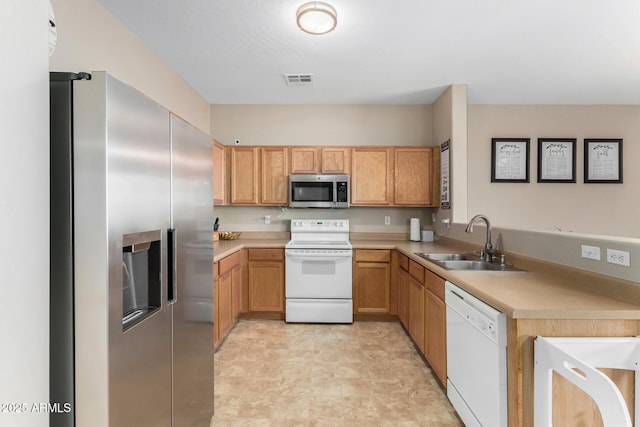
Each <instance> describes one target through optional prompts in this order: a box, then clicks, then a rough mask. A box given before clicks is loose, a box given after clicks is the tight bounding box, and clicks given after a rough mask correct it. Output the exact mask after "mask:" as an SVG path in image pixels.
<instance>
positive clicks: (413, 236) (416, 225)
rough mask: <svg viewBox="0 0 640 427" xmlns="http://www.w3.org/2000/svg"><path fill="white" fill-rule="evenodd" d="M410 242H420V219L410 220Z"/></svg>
mask: <svg viewBox="0 0 640 427" xmlns="http://www.w3.org/2000/svg"><path fill="white" fill-rule="evenodd" d="M409 240H413V241H414V242H419V241H420V218H411V219H409Z"/></svg>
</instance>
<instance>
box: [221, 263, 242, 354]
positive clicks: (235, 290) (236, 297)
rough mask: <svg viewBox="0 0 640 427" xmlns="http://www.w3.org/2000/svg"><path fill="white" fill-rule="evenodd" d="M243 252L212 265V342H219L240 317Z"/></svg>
mask: <svg viewBox="0 0 640 427" xmlns="http://www.w3.org/2000/svg"><path fill="white" fill-rule="evenodd" d="M243 262H244V256H243V251H239V252H236V253H234V254H232V255H229V256H228V257H225V258H223V259H222V260H220V261H219V262H217V263H215V264H214V322H215V325H214V342H215V343H218V342H220V341H221V340H222V339H223V338H224V337H225V336H226V335H227V333H229V331H230V330H231V328H232V327H233V325H235V323H236V322H237V321H238V318H239V317H240V308H241V305H242V267H243Z"/></svg>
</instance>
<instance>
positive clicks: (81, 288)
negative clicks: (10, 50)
mask: <svg viewBox="0 0 640 427" xmlns="http://www.w3.org/2000/svg"><path fill="white" fill-rule="evenodd" d="M212 177H213V174H212V156H211V140H210V138H209V137H208V136H207V135H205V134H204V133H202V132H200V131H199V130H197V129H195V128H193V127H192V126H190V125H189V124H187V123H186V122H184V121H183V120H181V119H180V118H178V117H176V116H174V115H173V114H171V113H170V112H169V111H168V110H166V109H165V108H163V107H162V106H160V105H158V104H157V103H155V102H154V101H152V100H150V99H149V98H147V97H145V96H144V95H142V94H141V93H140V92H138V91H136V90H135V89H133V88H131V87H129V86H127V85H126V84H124V83H122V82H120V81H118V80H117V79H115V78H114V77H112V76H110V75H108V74H107V73H104V72H94V73H92V74H91V75H88V74H70V73H51V334H50V338H51V357H50V362H51V367H50V371H51V381H50V384H51V386H50V396H51V397H50V400H51V402H52V403H60V404H64V403H71V405H70V406H63V407H65V408H66V407H70V408H71V410H70V411H68V412H67V411H58V412H56V413H52V414H51V425H52V426H56V427H57V426H78V427H84V426H91V427H101V426H112V427H115V426H118V427H121V426H122V427H127V426H132V427H133V426H135V427H144V426H154V427H157V426H167V427H168V426H180V427H182V426H201V425H202V426H208V423H209V419H210V418H211V415H212V413H213V242H212V232H213V221H212V217H213V205H212V200H213V198H212Z"/></svg>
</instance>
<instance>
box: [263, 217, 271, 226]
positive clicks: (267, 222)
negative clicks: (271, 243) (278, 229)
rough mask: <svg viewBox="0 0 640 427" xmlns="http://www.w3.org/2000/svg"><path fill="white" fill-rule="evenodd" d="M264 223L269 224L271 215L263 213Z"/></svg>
mask: <svg viewBox="0 0 640 427" xmlns="http://www.w3.org/2000/svg"><path fill="white" fill-rule="evenodd" d="M264 223H265V224H271V215H265V216H264Z"/></svg>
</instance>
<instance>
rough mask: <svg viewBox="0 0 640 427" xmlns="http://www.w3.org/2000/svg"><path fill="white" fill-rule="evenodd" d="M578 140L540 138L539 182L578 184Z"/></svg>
mask: <svg viewBox="0 0 640 427" xmlns="http://www.w3.org/2000/svg"><path fill="white" fill-rule="evenodd" d="M576 143H577V139H576V138H538V182H542V183H545V182H551V183H575V182H576Z"/></svg>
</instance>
